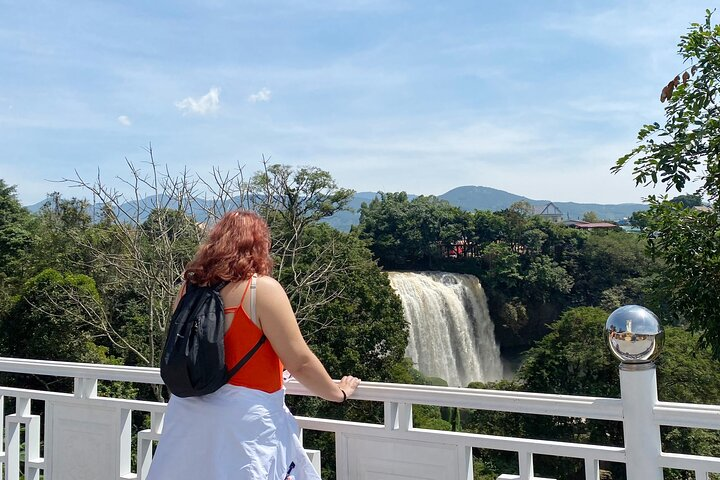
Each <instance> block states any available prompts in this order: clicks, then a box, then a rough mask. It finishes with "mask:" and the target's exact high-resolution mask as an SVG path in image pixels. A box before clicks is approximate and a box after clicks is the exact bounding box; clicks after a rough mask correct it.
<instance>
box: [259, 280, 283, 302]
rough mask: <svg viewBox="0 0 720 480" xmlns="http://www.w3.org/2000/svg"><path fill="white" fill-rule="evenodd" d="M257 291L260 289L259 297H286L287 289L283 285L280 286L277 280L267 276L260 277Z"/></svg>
mask: <svg viewBox="0 0 720 480" xmlns="http://www.w3.org/2000/svg"><path fill="white" fill-rule="evenodd" d="M257 289H258V296H260V295H263V296H265V295H267V296H271V297H272V296H275V295H286V293H285V289H284V288H283V286H282V285H280V282H278V281H277V280H275V279H274V278H272V277H269V276H266V275H260V276H258V278H257Z"/></svg>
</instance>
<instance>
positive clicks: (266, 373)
mask: <svg viewBox="0 0 720 480" xmlns="http://www.w3.org/2000/svg"><path fill="white" fill-rule="evenodd" d="M250 283H251V280H248V282H247V286H246V287H245V292H244V293H243V296H242V299H241V300H240V304H239V305H236V306H234V307H228V308H226V309H225V313H226V314H228V313H233V314H234V316H233V320H232V324H231V325H230V328H229V329H228V331H227V332H225V366H226V367H227V368H228V369H230V368H232V367H234V366H235V365H236V364H237V363H238V362H239V361H240V359H241V358H242V357H243V356H244V355H245V354H246V353H247V352H249V351H250V350H251V349H252V348H253V347H254V346H255V344H256V343H257V342H258V340H260V337H261V336H262V334H263V333H262V330H260V328H258V326H257V325H255V324H254V323H253V321H252V320H251V319H250V316H249V315H248V314H247V313H246V312H245V309H244V308H243V307H242V304H243V300H245V295H246V294H247V292H248V289H249V288H250ZM282 373H283V365H282V362H281V361H280V358H279V357H278V356H277V353H275V350H273V348H272V345H270V342H265V343H263V344H262V346H261V347H260V349H258V351H257V352H255V355H253V356H252V358H250V360H248V362H247V363H246V364H245V365H244V366H243V367H242V368H241V369H240V371H238V372H237V373H236V374H235V375H234V376H233V377H232V378H231V379H230V381H229V382H228V383H230V384H232V385H237V386H240V387H248V388H254V389H255V390H262V391H263V392H268V393H273V392H277V391H278V390H280V389H281V388H282V386H283V375H282Z"/></svg>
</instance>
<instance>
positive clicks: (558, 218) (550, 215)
mask: <svg viewBox="0 0 720 480" xmlns="http://www.w3.org/2000/svg"><path fill="white" fill-rule="evenodd" d="M534 208H535V215H536V216H538V217H541V218H544V219H546V220H549V221H550V222H554V223H562V221H563V219H564V217H565V214H563V212H562V211H561V210H560V209H559V208H558V207H557V206H556V205H555V204H554V203H553V202H548V204H547V205H545V207H543V208H540V207H534Z"/></svg>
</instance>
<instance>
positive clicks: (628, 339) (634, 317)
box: [605, 305, 665, 480]
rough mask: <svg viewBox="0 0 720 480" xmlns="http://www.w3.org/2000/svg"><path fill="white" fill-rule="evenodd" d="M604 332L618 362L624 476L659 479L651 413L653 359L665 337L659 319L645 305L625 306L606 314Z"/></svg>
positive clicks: (653, 403)
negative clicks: (625, 474)
mask: <svg viewBox="0 0 720 480" xmlns="http://www.w3.org/2000/svg"><path fill="white" fill-rule="evenodd" d="M605 334H606V338H607V340H608V343H609V345H610V351H611V352H612V353H613V355H615V356H616V357H617V358H618V359H620V361H622V363H621V364H620V397H621V399H622V404H623V437H624V439H625V470H626V472H627V478H628V480H662V478H663V471H662V468H661V467H660V455H661V454H662V445H661V443H660V426H659V425H658V424H657V423H656V422H655V415H654V409H655V406H656V405H657V403H658V396H657V378H656V376H655V363H654V360H655V359H656V358H657V357H658V355H660V351H661V350H662V346H663V341H664V338H665V334H664V332H663V329H662V327H661V326H660V321H659V320H658V318H657V317H656V316H655V314H654V313H652V312H651V311H650V310H648V309H647V308H644V307H641V306H638V305H627V306H624V307H620V308H618V309H617V310H615V311H614V312H613V313H612V314H610V316H609V317H608V319H607V323H606V324H605Z"/></svg>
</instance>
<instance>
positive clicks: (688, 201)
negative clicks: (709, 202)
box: [670, 195, 702, 208]
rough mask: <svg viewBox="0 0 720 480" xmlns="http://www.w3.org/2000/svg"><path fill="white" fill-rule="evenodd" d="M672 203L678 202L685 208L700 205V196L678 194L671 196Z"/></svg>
mask: <svg viewBox="0 0 720 480" xmlns="http://www.w3.org/2000/svg"><path fill="white" fill-rule="evenodd" d="M670 201H671V202H672V203H679V204H680V205H682V206H683V207H685V208H692V207H699V206H700V205H702V197H701V196H700V195H678V196H677V197H674V198H671V199H670Z"/></svg>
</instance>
